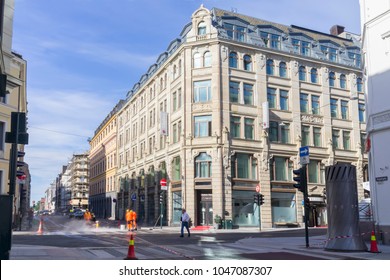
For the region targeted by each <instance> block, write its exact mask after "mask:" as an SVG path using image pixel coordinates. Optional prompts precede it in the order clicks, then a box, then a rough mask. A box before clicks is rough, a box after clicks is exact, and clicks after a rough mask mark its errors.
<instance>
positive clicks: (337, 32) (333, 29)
mask: <svg viewBox="0 0 390 280" xmlns="http://www.w3.org/2000/svg"><path fill="white" fill-rule="evenodd" d="M344 29H345V27H344V26H341V25H333V26H332V27H331V28H330V34H331V35H334V36H339V35H340V34H341V33H343V32H344Z"/></svg>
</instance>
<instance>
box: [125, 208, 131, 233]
mask: <svg viewBox="0 0 390 280" xmlns="http://www.w3.org/2000/svg"><path fill="white" fill-rule="evenodd" d="M131 212H132V211H130V210H129V209H127V210H126V217H125V218H126V224H127V230H131V218H132V216H133V214H132V213H131Z"/></svg>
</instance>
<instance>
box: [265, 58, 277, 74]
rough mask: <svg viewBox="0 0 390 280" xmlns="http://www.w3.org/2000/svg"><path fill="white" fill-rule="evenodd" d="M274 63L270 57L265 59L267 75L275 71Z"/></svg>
mask: <svg viewBox="0 0 390 280" xmlns="http://www.w3.org/2000/svg"><path fill="white" fill-rule="evenodd" d="M274 68H275V64H274V61H273V60H272V59H267V69H266V70H267V75H274V73H275V69H274Z"/></svg>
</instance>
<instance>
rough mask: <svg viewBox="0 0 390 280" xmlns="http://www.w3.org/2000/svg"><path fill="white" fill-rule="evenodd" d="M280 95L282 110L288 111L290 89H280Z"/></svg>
mask: <svg viewBox="0 0 390 280" xmlns="http://www.w3.org/2000/svg"><path fill="white" fill-rule="evenodd" d="M279 96H280V110H285V111H288V91H287V90H283V89H280V90H279Z"/></svg>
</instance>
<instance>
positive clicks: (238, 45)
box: [115, 6, 367, 228]
mask: <svg viewBox="0 0 390 280" xmlns="http://www.w3.org/2000/svg"><path fill="white" fill-rule="evenodd" d="M332 33H333V35H332V34H325V33H321V32H317V31H314V30H310V29H307V28H302V27H298V26H285V25H281V24H277V23H272V22H269V21H264V20H261V19H256V18H253V17H250V16H245V15H241V14H237V13H234V12H228V11H224V10H220V9H216V8H214V9H212V10H208V9H206V8H204V7H203V6H201V7H200V8H199V9H198V10H196V11H195V12H194V13H193V14H192V17H191V22H190V23H189V24H187V25H186V26H184V28H183V30H182V32H181V34H180V38H178V39H176V40H174V41H172V42H171V44H170V45H169V46H168V48H167V49H166V51H164V52H163V53H162V54H161V55H160V56H159V57H158V59H157V61H156V63H154V64H153V65H151V66H150V68H149V69H148V71H147V72H146V73H145V74H144V75H143V76H142V77H141V78H140V80H139V82H138V83H136V84H135V85H134V87H133V88H132V90H130V91H129V92H128V94H127V98H126V100H125V103H124V104H123V106H121V108H120V109H119V110H118V112H117V115H116V116H117V117H116V121H117V132H116V133H117V157H118V158H117V163H118V166H117V172H116V181H115V184H116V185H117V186H118V190H119V192H118V200H117V204H116V211H117V215H118V217H119V218H123V215H124V213H125V210H126V209H129V208H131V209H133V210H135V211H137V213H138V219H139V220H140V221H141V222H142V223H144V224H154V223H155V222H156V221H157V220H158V219H159V218H161V217H162V219H163V223H164V224H166V225H178V224H179V223H180V216H181V208H182V207H185V208H186V209H187V212H188V213H189V214H190V216H191V217H193V221H194V225H213V223H214V218H215V216H216V215H218V216H220V217H222V218H223V219H225V220H231V221H232V224H233V226H241V227H243V226H257V227H258V226H259V221H261V226H262V227H267V228H269V227H277V226H300V225H301V224H302V222H303V207H302V199H303V197H302V194H301V193H300V192H297V191H296V189H295V188H294V187H293V184H294V181H293V178H292V170H293V169H296V168H298V167H299V148H300V147H302V146H309V148H310V163H309V164H308V189H309V200H310V225H311V226H323V225H326V224H327V216H326V194H325V191H324V189H325V179H324V170H325V166H327V165H333V164H335V163H337V162H342V163H350V164H353V165H355V166H356V167H357V177H358V178H357V182H358V189H359V191H358V194H359V198H363V197H364V190H363V187H362V183H363V182H364V181H367V178H366V173H367V172H366V169H367V156H366V154H364V152H363V149H362V146H363V145H362V143H363V141H364V137H365V128H366V124H365V99H364V92H363V88H364V87H363V79H362V68H361V54H360V42H359V37H358V36H356V35H353V34H349V33H347V32H344V31H343V28H342V27H340V26H335V27H333V28H332ZM162 178H165V179H166V180H167V185H168V188H167V190H164V189H163V190H162V189H161V186H160V180H161V179H162ZM257 186H259V187H260V192H261V193H262V194H263V195H264V202H265V203H264V205H262V206H261V209H260V211H259V208H258V207H259V206H258V205H256V204H255V203H254V201H253V195H254V194H255V192H256V187H257ZM160 197H161V198H160ZM161 215H162V216H161ZM259 215H260V219H259Z"/></svg>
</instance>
